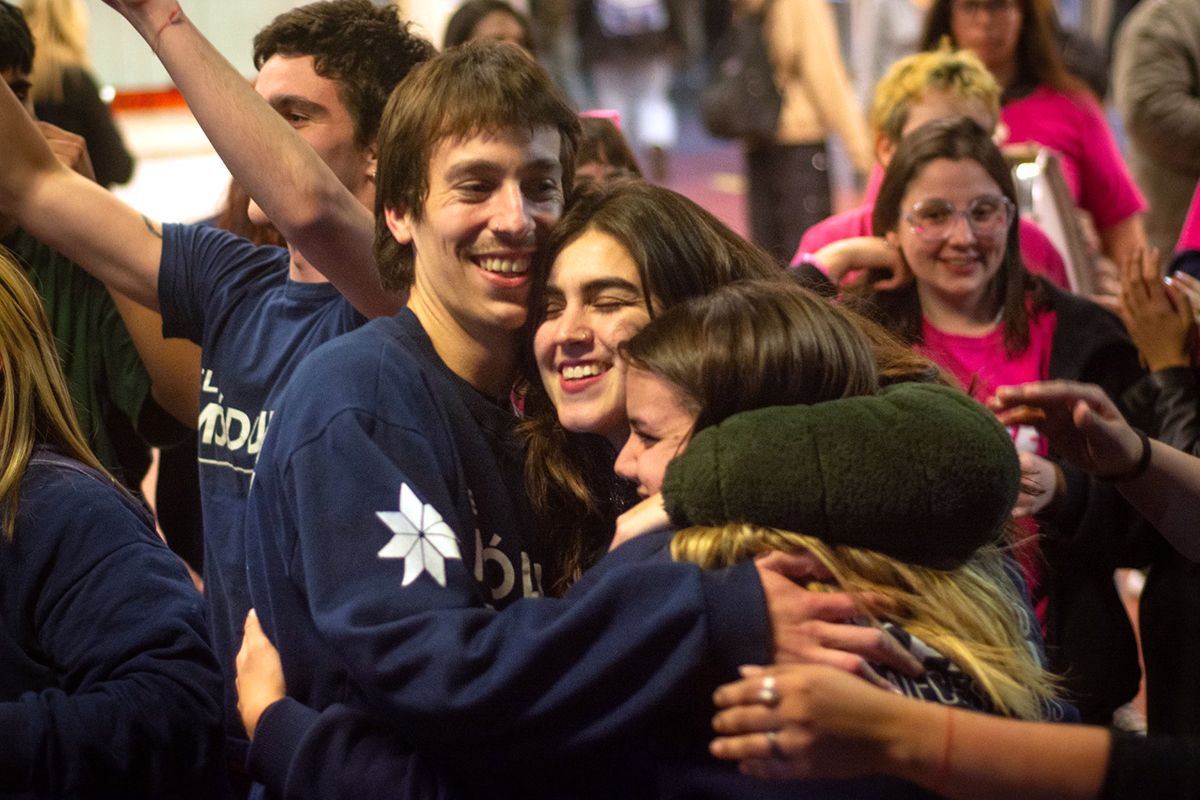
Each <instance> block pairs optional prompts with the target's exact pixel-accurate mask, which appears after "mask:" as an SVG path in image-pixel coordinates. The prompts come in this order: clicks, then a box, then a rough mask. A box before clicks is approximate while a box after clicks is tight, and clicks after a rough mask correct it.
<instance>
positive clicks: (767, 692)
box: [758, 675, 779, 708]
mask: <svg viewBox="0 0 1200 800" xmlns="http://www.w3.org/2000/svg"><path fill="white" fill-rule="evenodd" d="M758 701H759V702H760V703H762V704H763V705H764V706H767V707H768V708H774V707H775V706H777V705H779V689H778V688H776V686H775V676H774V675H763V679H762V688H760V689H759V690H758Z"/></svg>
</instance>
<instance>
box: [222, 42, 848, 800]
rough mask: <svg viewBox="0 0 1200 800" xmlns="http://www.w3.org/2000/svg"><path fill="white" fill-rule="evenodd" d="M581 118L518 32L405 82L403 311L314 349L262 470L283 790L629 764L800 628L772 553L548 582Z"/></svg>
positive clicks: (256, 526) (256, 589) (396, 150)
mask: <svg viewBox="0 0 1200 800" xmlns="http://www.w3.org/2000/svg"><path fill="white" fill-rule="evenodd" d="M578 136H579V127H578V121H577V119H576V117H575V114H574V113H573V112H572V110H571V109H570V108H569V107H568V106H567V104H566V102H565V100H564V99H563V98H562V96H561V95H560V93H559V91H558V90H557V89H556V88H555V87H554V86H553V84H552V83H551V81H550V79H549V78H548V76H547V75H546V74H545V73H544V71H542V69H541V68H540V67H538V66H537V65H536V64H535V63H534V62H533V61H532V60H531V59H529V58H528V57H527V56H526V55H525V54H524V53H523V52H522V51H520V50H519V48H517V47H515V46H512V45H506V44H499V43H490V44H480V45H471V46H467V47H460V48H452V49H450V50H448V51H446V52H444V53H442V54H440V55H438V56H435V57H434V58H433V59H431V60H429V61H427V62H426V63H424V64H422V65H420V66H419V67H417V68H416V69H414V70H413V72H412V73H411V74H410V75H409V76H408V77H407V78H406V79H405V80H404V81H403V82H402V83H401V84H400V86H399V87H398V88H397V89H396V92H395V93H394V94H393V95H392V98H391V100H390V101H389V104H388V107H387V110H386V111H385V112H384V121H383V124H382V126H381V128H380V137H379V141H380V162H379V163H380V168H379V173H378V180H379V183H378V187H379V188H378V191H379V202H378V204H377V206H378V208H379V211H380V213H379V216H378V219H377V222H376V230H377V239H376V242H377V260H378V263H379V266H380V270H381V272H382V273H383V274H384V276H385V282H387V283H388V284H390V285H395V286H397V287H398V288H407V289H408V290H409V300H408V306H407V308H406V309H405V310H403V311H401V312H400V313H399V314H397V315H396V316H394V317H388V318H383V319H377V320H374V321H372V322H371V323H369V324H367V325H365V326H363V327H362V328H360V329H358V330H356V331H354V332H352V333H349V334H347V335H345V336H342V337H339V338H338V339H337V340H336V341H333V342H330V343H328V344H327V345H324V346H322V347H321V348H319V349H318V350H317V351H316V352H314V353H312V355H310V356H309V357H308V358H306V359H305V361H304V363H303V364H301V365H300V367H299V368H298V369H297V370H296V373H295V374H294V375H293V376H292V379H291V380H290V381H289V383H288V387H287V389H286V390H285V391H284V393H283V396H282V397H281V398H280V403H279V406H278V414H277V419H276V421H275V422H274V423H273V424H272V426H271V430H270V432H269V433H268V435H267V441H266V442H265V443H264V446H263V451H262V454H261V457H260V459H259V462H258V466H257V467H256V470H255V482H254V486H253V488H252V490H251V492H250V500H249V510H248V512H247V519H246V551H247V559H248V564H247V568H248V569H247V571H248V574H249V579H250V584H251V593H252V595H253V599H254V601H255V606H256V609H257V615H258V618H259V619H261V621H262V624H263V626H264V628H265V629H266V632H267V634H268V635H269V636H271V637H272V638H273V639H274V641H275V642H276V643H277V645H278V649H279V654H280V657H281V659H282V669H283V673H284V675H285V676H286V680H287V691H288V695H289V697H287V698H285V699H282V700H279V701H277V702H275V703H273V704H271V705H269V707H267V708H266V710H265V713H261V716H260V715H259V713H257V712H256V713H254V714H253V715H251V716H247V719H248V724H250V725H251V726H252V727H253V728H254V731H253V733H254V744H253V745H252V748H251V755H250V771H251V774H252V775H253V776H254V777H255V778H256V779H258V780H260V781H261V782H263V783H264V785H265V786H267V787H268V789H269V790H270V791H271V792H272V793H273V794H275V795H276V796H287V797H314V798H315V797H333V796H340V797H351V796H359V797H374V796H380V793H381V792H384V791H388V792H394V793H395V794H396V795H397V796H416V793H417V792H422V794H421V795H420V796H426V794H424V793H426V792H432V791H434V790H433V788H432V787H431V786H430V785H429V783H427V782H424V781H423V780H420V779H421V778H422V777H428V775H429V773H428V772H427V771H426V770H424V769H422V767H424V766H434V765H436V766H437V767H440V768H441V772H440V773H439V774H440V775H441V776H442V777H443V778H446V779H452V780H453V782H455V783H458V784H459V788H460V790H461V791H463V792H465V795H464V796H468V797H480V796H489V797H490V796H518V797H546V796H557V795H554V793H553V792H554V789H555V788H557V787H560V786H561V787H563V788H567V787H569V788H570V790H571V792H572V794H576V791H575V790H577V789H590V790H591V791H595V790H596V789H597V788H599V787H605V788H611V787H614V786H624V785H627V783H626V782H627V781H630V780H633V781H635V782H636V781H637V780H639V779H645V778H646V777H647V773H637V772H636V771H634V772H633V774H631V772H630V770H631V765H632V764H633V763H635V762H636V763H638V764H641V763H643V762H642V761H641V759H643V758H645V757H647V756H649V757H660V756H665V752H664V750H665V748H667V746H668V743H670V744H673V745H676V746H677V745H678V744H679V742H680V738H684V739H686V733H685V734H684V735H683V736H682V737H676V736H675V734H677V733H678V730H679V729H682V730H684V731H691V732H692V733H700V734H702V733H703V732H704V730H705V721H704V719H703V718H702V717H703V711H702V710H701V709H705V708H706V698H707V694H708V692H709V691H710V690H711V688H712V687H713V686H714V682H715V681H719V680H720V676H721V675H733V674H735V669H736V666H737V665H738V664H741V663H748V662H756V663H762V662H763V661H765V660H768V659H770V658H772V656H781V657H784V658H786V657H787V655H788V654H794V653H795V652H796V650H797V649H798V643H797V639H798V637H799V636H800V632H799V631H800V627H801V626H800V625H798V623H799V622H800V621H801V620H804V621H807V620H809V619H811V609H812V603H813V602H814V601H813V598H814V597H816V596H817V594H818V593H811V592H805V591H804V590H802V589H800V588H799V587H798V586H796V585H795V584H793V583H792V582H791V581H790V580H788V579H787V578H785V577H783V576H782V575H781V574H779V573H778V572H772V571H771V570H770V569H769V568H768V567H766V566H764V565H762V564H761V563H759V564H755V563H751V562H746V563H743V564H741V565H739V566H737V567H733V568H731V569H729V570H725V571H712V572H705V571H702V570H700V569H698V568H696V567H694V566H692V565H686V564H681V563H675V562H672V561H670V560H669V559H667V558H646V555H647V554H646V552H645V548H646V547H647V544H646V543H647V542H648V543H650V544H649V546H651V547H660V546H661V541H658V542H656V541H654V540H653V539H645V540H641V541H638V542H633V543H630V544H628V545H625V546H623V547H622V548H620V549H619V550H618V551H617V552H615V553H613V554H610V555H609V556H608V557H607V558H606V559H604V560H603V561H602V562H601V564H600V565H599V566H597V567H596V568H594V569H593V570H592V571H590V572H589V573H588V575H586V576H585V577H584V578H583V580H582V581H581V582H580V583H579V584H577V585H576V587H575V588H574V589H573V590H572V592H571V593H569V594H568V596H567V597H565V598H563V599H548V598H542V597H538V595H540V594H541V591H540V580H539V575H540V569H539V566H538V557H537V551H538V550H539V545H540V546H541V547H546V546H553V544H554V543H553V538H552V532H551V533H550V534H549V535H547V537H546V538H545V540H544V541H539V540H538V537H537V536H536V530H535V523H534V517H533V514H532V512H531V509H530V507H529V503H528V501H527V498H526V495H525V488H524V485H523V481H522V475H523V469H522V461H523V458H524V454H523V452H522V450H523V448H522V443H521V441H520V440H519V439H518V438H517V436H516V432H515V430H514V426H515V422H516V420H515V418H514V417H513V415H512V412H511V390H512V386H513V381H514V378H515V373H516V366H517V362H518V359H519V357H520V352H521V347H522V342H523V338H522V336H521V330H522V328H523V326H524V324H525V322H526V319H527V316H528V312H527V305H526V304H527V294H528V288H529V284H530V280H531V275H530V264H531V260H533V257H534V255H535V252H536V251H537V249H538V248H539V247H540V246H541V245H542V242H543V240H544V238H545V236H546V234H547V233H548V232H549V230H550V228H551V226H553V225H554V224H555V223H556V221H557V219H558V217H559V215H560V214H561V211H562V207H563V200H564V195H565V193H566V189H567V187H569V186H570V185H571V182H572V179H573V172H574V163H573V162H574V154H575V147H576V141H577V138H578ZM658 555H661V553H658ZM805 611H808V612H810V613H809V615H808V616H806V615H805V613H804V612H805ZM849 613H853V611H850V612H849ZM247 628H248V630H251V631H253V630H255V629H256V626H254V625H248V626H247ZM243 700H245V701H247V703H249V702H250V701H251V699H250V698H249V697H245V698H243ZM243 711H245V708H244V709H243ZM414 752H419V753H420V754H421V759H422V760H419V761H418V760H414V759H415V757H414V755H413V754H414ZM621 754H627V755H629V756H630V757H631V758H632V759H633V761H631V762H628V763H622V761H621V758H620V755H621ZM424 759H429V760H428V761H425V760H424ZM433 783H434V784H435V785H438V786H440V787H441V788H443V789H444V788H446V784H445V783H442V782H439V781H438V780H437V779H433ZM405 791H409V792H411V793H410V794H407V795H406V794H404V792H405ZM610 796H628V795H622V794H620V793H619V792H614V793H612V794H611V795H610Z"/></svg>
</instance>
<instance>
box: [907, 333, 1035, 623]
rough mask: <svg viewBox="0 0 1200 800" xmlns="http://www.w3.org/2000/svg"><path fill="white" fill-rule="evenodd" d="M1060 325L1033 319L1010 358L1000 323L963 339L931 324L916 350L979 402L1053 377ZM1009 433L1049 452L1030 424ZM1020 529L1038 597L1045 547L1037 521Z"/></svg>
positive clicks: (1022, 555)
mask: <svg viewBox="0 0 1200 800" xmlns="http://www.w3.org/2000/svg"><path fill="white" fill-rule="evenodd" d="M1057 324H1058V318H1057V315H1056V314H1055V313H1054V312H1053V311H1045V312H1042V313H1041V314H1039V315H1037V316H1036V317H1034V318H1033V319H1032V320H1031V321H1030V324H1029V347H1028V349H1026V350H1025V352H1023V353H1019V354H1017V355H1016V356H1010V355H1009V354H1008V353H1007V351H1005V349H1004V328H1003V327H1002V326H1000V325H997V326H996V328H995V329H994V330H992V331H991V332H989V333H987V334H985V335H983V336H958V335H955V334H952V333H945V332H944V331H940V330H938V329H937V328H935V327H933V326H932V325H930V324H929V322H928V320H926V321H925V322H923V323H922V326H921V330H922V336H923V337H924V339H925V341H924V342H923V343H921V344H919V345H917V347H916V348H915V349H916V350H917V352H919V353H921V354H922V355H924V356H927V357H928V358H930V359H932V360H934V361H936V362H937V363H938V364H940V365H941V366H942V367H943V368H945V369H946V370H948V371H949V372H950V373H951V374H952V375H954V377H955V378H957V379H958V381H959V382H960V383H961V384H962V385H963V387H964V388H966V389H967V391H969V392H970V393H971V396H972V397H974V398H975V399H977V400H979V401H980V402H985V401H986V400H987V399H988V398H989V397H991V396H992V395H994V394H995V393H996V389H997V388H999V387H1001V386H1015V385H1019V384H1022V383H1030V382H1032V381H1042V380H1046V379H1047V378H1048V377H1049V372H1050V348H1051V346H1052V345H1053V343H1054V330H1055V328H1056V326H1057ZM1009 433H1010V434H1011V435H1012V437H1013V443H1014V444H1015V445H1016V447H1017V449H1018V450H1025V451H1027V452H1031V453H1036V454H1037V455H1040V456H1045V455H1046V453H1047V452H1049V448H1048V447H1047V443H1046V441H1045V440H1043V439H1042V438H1041V437H1039V436H1038V434H1037V432H1036V431H1035V430H1034V429H1033V428H1030V427H1028V426H1024V425H1022V426H1016V425H1014V426H1010V427H1009ZM1020 522H1021V529H1022V531H1023V532H1024V533H1025V546H1023V547H1021V548H1020V549H1019V550H1018V551H1017V560H1018V561H1020V563H1021V568H1022V571H1023V572H1024V573H1025V582H1026V583H1027V584H1028V585H1029V591H1030V592H1031V594H1032V595H1033V596H1034V597H1038V596H1039V594H1040V592H1039V587H1040V585H1041V580H1042V568H1041V560H1040V557H1039V554H1040V548H1038V546H1037V538H1036V537H1037V524H1036V523H1035V522H1034V521H1033V520H1032V519H1028V518H1026V519H1023V520H1021V521H1020ZM1034 610H1035V611H1036V612H1037V615H1038V619H1039V620H1041V622H1042V623H1043V624H1045V621H1046V601H1045V600H1044V599H1043V600H1042V601H1040V602H1039V603H1038V604H1037V605H1036V607H1035V609H1034Z"/></svg>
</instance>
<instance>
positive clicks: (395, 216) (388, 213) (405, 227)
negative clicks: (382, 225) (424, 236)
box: [383, 206, 413, 244]
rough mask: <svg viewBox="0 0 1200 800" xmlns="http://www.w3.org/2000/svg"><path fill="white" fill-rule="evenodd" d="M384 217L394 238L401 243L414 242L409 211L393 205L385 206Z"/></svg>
mask: <svg viewBox="0 0 1200 800" xmlns="http://www.w3.org/2000/svg"><path fill="white" fill-rule="evenodd" d="M383 219H384V221H385V222H387V226H388V230H389V231H391V232H392V238H393V239H395V240H396V241H397V242H399V243H400V244H412V240H413V232H412V218H411V217H410V216H409V215H408V212H402V211H400V210H398V209H395V208H392V207H391V206H385V207H384V209H383Z"/></svg>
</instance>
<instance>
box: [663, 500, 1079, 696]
mask: <svg viewBox="0 0 1200 800" xmlns="http://www.w3.org/2000/svg"><path fill="white" fill-rule="evenodd" d="M776 550H781V551H785V552H796V551H800V550H806V551H808V552H809V553H811V554H812V555H813V556H814V557H816V558H817V560H818V561H820V562H821V563H822V564H824V565H825V567H827V568H828V569H829V571H830V572H831V573H832V574H833V576H834V579H835V581H836V583H837V585H838V586H839V587H840V588H842V589H844V590H845V591H847V592H850V593H852V594H856V595H857V594H862V593H864V592H873V593H875V594H879V595H882V596H883V597H886V598H888V599H889V600H891V601H892V602H893V603H894V604H895V605H894V611H892V612H891V613H888V614H872V613H871V612H870V611H869V610H868V609H867V608H866V607H865V606H864V608H863V613H864V615H865V616H868V617H870V618H871V619H876V618H877V617H883V618H885V619H887V620H890V621H891V622H894V623H896V624H897V625H900V626H901V627H903V628H904V630H906V631H908V632H909V633H911V634H913V635H914V636H917V637H918V638H920V639H921V640H923V641H924V642H925V643H926V644H928V645H929V646H930V647H933V648H934V649H936V650H937V651H938V652H940V653H941V654H942V655H944V656H945V657H946V658H948V659H949V660H950V661H951V662H953V663H954V664H955V665H956V666H957V667H958V668H959V669H961V670H962V671H963V672H965V673H966V674H968V675H970V676H971V678H973V679H974V680H975V682H976V684H977V685H978V686H979V688H980V689H981V690H982V691H983V693H984V694H985V695H986V696H987V697H988V698H989V699H990V700H991V701H992V703H993V704H994V705H995V707H996V710H997V711H999V712H1000V713H1002V714H1007V715H1009V716H1013V717H1017V718H1020V719H1043V718H1044V717H1045V709H1046V707H1047V705H1046V704H1047V703H1048V702H1049V701H1051V700H1053V699H1054V695H1055V690H1056V684H1055V681H1054V679H1053V677H1052V676H1051V675H1050V674H1049V673H1048V672H1046V670H1045V669H1044V668H1043V666H1042V664H1041V662H1040V660H1039V658H1038V656H1037V654H1036V653H1035V652H1034V650H1033V648H1032V647H1031V645H1030V643H1029V642H1028V640H1027V639H1026V638H1025V635H1024V632H1023V630H1022V625H1021V621H1020V619H1019V618H1018V616H1017V614H1018V612H1017V611H1016V610H1015V609H1017V608H1019V607H1020V604H1021V603H1022V600H1021V598H1020V597H1019V596H1018V594H1017V588H1016V585H1015V584H1014V583H1013V581H1012V578H1011V577H1009V575H1008V574H1007V573H1006V571H1005V563H1006V557H1005V554H1004V551H1003V550H1002V549H1001V548H1000V547H998V546H994V545H989V546H986V547H983V548H980V549H979V550H978V551H976V553H975V554H974V555H973V556H972V557H971V559H970V560H969V561H967V563H965V564H963V565H962V566H960V567H958V568H956V569H952V570H938V569H933V568H930V567H920V566H914V565H911V564H906V563H903V562H901V561H898V560H896V559H894V558H890V557H888V556H885V555H883V554H881V553H877V552H875V551H873V550H865V549H862V548H858V547H849V546H845V545H829V544H826V543H825V542H823V541H821V540H820V539H817V538H815V537H812V536H806V535H804V534H800V533H792V532H789V531H781V530H778V529H775V528H763V527H758V526H754V525H748V524H743V523H737V524H730V525H726V526H723V527H715V528H713V527H695V528H687V529H684V530H681V531H679V532H678V533H677V534H676V535H675V537H674V538H673V539H672V541H671V555H672V556H673V557H674V559H675V560H676V561H689V562H692V563H695V564H698V565H699V566H701V567H703V568H705V569H717V568H721V567H726V566H729V565H731V564H734V563H736V562H739V561H744V560H746V559H748V558H753V557H754V556H756V555H759V554H761V553H766V552H770V551H776Z"/></svg>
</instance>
